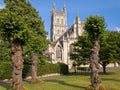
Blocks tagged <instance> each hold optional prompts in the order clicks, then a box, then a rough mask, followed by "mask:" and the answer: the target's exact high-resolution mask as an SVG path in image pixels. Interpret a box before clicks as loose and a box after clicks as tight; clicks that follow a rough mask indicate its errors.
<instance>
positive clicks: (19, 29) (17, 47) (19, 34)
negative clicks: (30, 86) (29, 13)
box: [0, 8, 28, 90]
mask: <svg viewBox="0 0 120 90" xmlns="http://www.w3.org/2000/svg"><path fill="white" fill-rule="evenodd" d="M0 13H1V14H0V20H1V21H0V28H1V34H2V36H3V37H4V39H7V40H8V41H9V43H10V45H11V53H12V58H11V60H12V68H13V72H12V80H13V90H23V86H22V69H23V59H22V45H23V43H24V42H25V40H26V39H25V38H24V35H25V34H26V33H27V30H28V27H27V25H26V23H25V21H24V19H22V18H21V17H20V16H18V15H17V14H16V13H13V12H10V11H9V9H8V8H5V9H3V10H2V11H1V12H0ZM26 37H27V36H26Z"/></svg>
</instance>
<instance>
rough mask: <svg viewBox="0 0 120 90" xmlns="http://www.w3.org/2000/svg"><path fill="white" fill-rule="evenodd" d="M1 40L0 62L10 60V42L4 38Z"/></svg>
mask: <svg viewBox="0 0 120 90" xmlns="http://www.w3.org/2000/svg"><path fill="white" fill-rule="evenodd" d="M0 41H1V42H0V62H6V61H10V55H11V54H10V49H9V43H8V42H7V41H3V40H0Z"/></svg>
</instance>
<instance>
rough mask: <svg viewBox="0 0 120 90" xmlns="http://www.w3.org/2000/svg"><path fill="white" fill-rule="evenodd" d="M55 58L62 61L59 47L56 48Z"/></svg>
mask: <svg viewBox="0 0 120 90" xmlns="http://www.w3.org/2000/svg"><path fill="white" fill-rule="evenodd" d="M56 58H57V59H61V60H62V49H61V48H60V47H59V46H57V48H56Z"/></svg>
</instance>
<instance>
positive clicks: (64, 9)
mask: <svg viewBox="0 0 120 90" xmlns="http://www.w3.org/2000/svg"><path fill="white" fill-rule="evenodd" d="M63 12H65V13H66V5H65V4H64V7H63Z"/></svg>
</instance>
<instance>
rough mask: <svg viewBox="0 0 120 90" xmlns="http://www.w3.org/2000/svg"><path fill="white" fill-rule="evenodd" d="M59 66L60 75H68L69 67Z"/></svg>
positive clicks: (61, 64)
mask: <svg viewBox="0 0 120 90" xmlns="http://www.w3.org/2000/svg"><path fill="white" fill-rule="evenodd" d="M58 65H59V70H60V71H59V73H60V74H68V65H66V64H64V63H58Z"/></svg>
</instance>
